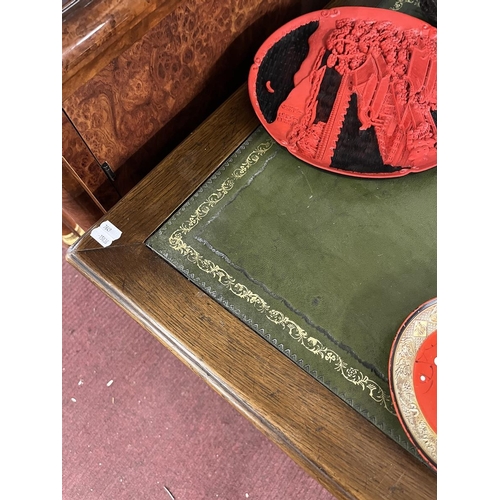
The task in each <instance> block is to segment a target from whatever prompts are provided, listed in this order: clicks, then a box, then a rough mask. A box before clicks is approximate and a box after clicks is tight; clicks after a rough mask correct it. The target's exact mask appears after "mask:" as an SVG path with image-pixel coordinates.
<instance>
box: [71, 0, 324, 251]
mask: <svg viewBox="0 0 500 500" xmlns="http://www.w3.org/2000/svg"><path fill="white" fill-rule="evenodd" d="M324 3H325V2H322V1H318V0H247V1H243V0H223V1H219V0H217V1H215V0H212V1H206V0H90V1H89V0H85V1H84V0H68V1H66V2H63V7H62V172H63V173H62V221H63V239H64V240H65V241H67V242H68V243H70V242H72V241H74V239H75V238H77V237H78V236H80V235H81V234H83V232H84V231H85V230H87V229H89V227H90V226H91V225H92V224H93V223H94V222H96V221H97V219H98V218H99V217H100V216H101V215H103V214H105V213H106V212H107V211H108V210H109V209H110V208H111V207H112V206H114V204H115V203H116V202H117V201H118V200H119V199H121V198H122V197H123V196H124V195H125V194H126V193H127V192H128V191H129V190H130V188H131V187H133V186H134V185H135V184H137V182H138V181H139V180H141V179H142V178H143V177H144V176H145V175H146V174H147V173H148V172H149V171H150V170H151V169H152V168H153V167H154V166H155V165H156V164H157V163H158V162H159V161H160V160H161V159H162V158H163V157H164V156H165V155H166V154H167V153H168V152H169V151H171V150H172V149H173V148H174V147H175V146H176V145H177V144H179V143H180V141H181V140H182V139H184V138H185V137H186V136H187V135H189V133H190V132H192V131H193V130H194V128H195V127H196V126H197V125H199V124H200V123H201V122H202V121H203V119H205V118H206V117H207V116H208V115H209V114H210V113H211V112H213V111H214V110H215V108H216V107H217V106H218V105H220V104H221V103H222V102H223V101H224V100H225V99H226V98H227V97H228V96H229V95H230V94H231V93H232V92H233V91H234V90H236V88H238V87H239V85H241V84H242V83H243V82H244V81H245V79H246V78H247V75H248V68H249V67H250V64H251V62H252V57H253V55H254V53H255V51H256V50H257V49H258V47H259V45H260V44H261V43H262V41H263V40H264V39H265V38H266V37H267V36H268V35H270V34H271V33H272V32H273V31H274V30H275V29H277V28H278V27H279V26H281V25H282V24H284V23H285V22H287V21H289V20H290V19H292V18H294V17H296V16H298V15H300V14H302V13H304V12H307V11H312V10H315V9H317V8H320V7H322V6H323V5H324Z"/></svg>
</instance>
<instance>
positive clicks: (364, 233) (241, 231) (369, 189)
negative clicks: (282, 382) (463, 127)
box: [146, 127, 437, 454]
mask: <svg viewBox="0 0 500 500" xmlns="http://www.w3.org/2000/svg"><path fill="white" fill-rule="evenodd" d="M436 174H437V172H436V169H433V170H429V171H426V172H422V173H419V174H412V175H409V176H406V177H402V178H395V179H361V178H350V177H347V176H342V175H339V174H335V173H332V172H326V171H323V170H321V169H318V168H315V167H313V166H310V165H308V164H306V163H304V162H302V161H301V160H298V159H297V158H295V157H293V156H292V155H290V154H289V153H288V152H287V151H286V150H285V149H284V148H282V147H281V146H279V145H278V144H277V143H275V142H274V141H273V140H272V138H271V137H270V136H269V135H268V134H267V132H265V130H264V129H263V128H262V127H259V128H258V129H257V130H256V131H255V132H254V133H253V134H252V135H251V136H250V137H249V139H248V140H247V141H245V143H244V144H242V146H241V147H240V148H239V149H238V150H237V151H236V152H235V153H234V154H233V155H232V156H231V157H230V158H229V159H228V161H227V162H225V163H224V164H223V165H222V166H221V167H220V168H219V169H218V170H217V171H216V172H215V174H214V175H213V176H212V177H211V178H210V179H208V180H207V182H206V183H205V184H204V185H203V186H202V187H201V188H200V189H199V190H198V191H197V192H196V193H195V194H194V195H193V196H192V197H191V198H190V199H189V200H188V201H187V202H186V203H185V204H184V205H183V206H182V207H181V208H180V209H179V210H178V211H177V212H176V213H175V214H174V215H173V216H172V217H170V218H169V219H167V220H166V221H165V223H164V224H163V225H162V226H161V227H160V228H159V229H158V230H157V231H156V232H155V233H154V234H152V235H151V236H150V238H148V240H147V241H146V244H147V245H148V246H149V247H150V248H151V249H152V250H154V251H155V252H157V253H158V254H159V255H161V256H162V257H164V258H165V259H166V260H167V261H168V262H169V263H171V264H172V265H173V266H174V267H175V268H177V269H178V270H179V271H181V272H182V273H184V274H185V275H186V276H187V277H188V278H189V279H190V280H192V281H193V282H194V283H196V284H197V285H198V286H199V287H200V288H202V289H203V290H204V291H206V292H207V293H209V294H210V295H211V296H212V297H213V298H214V299H215V300H217V301H218V302H219V303H220V304H221V305H222V306H223V307H225V308H227V309H229V310H230V311H232V312H233V313H234V314H235V315H236V316H238V317H239V318H240V319H241V320H242V321H243V322H245V323H246V324H247V325H249V326H250V327H251V328H252V329H253V330H254V331H255V332H256V333H258V334H259V335H261V336H262V337H264V338H265V339H266V340H268V341H269V342H271V343H273V344H274V345H275V346H276V347H277V348H279V349H280V350H281V351H282V352H283V353H284V354H285V355H286V356H288V357H289V358H290V359H291V360H292V361H293V362H295V363H297V364H298V365H299V366H301V367H302V368H303V369H304V370H306V371H307V372H309V373H310V374H311V375H312V376H314V377H315V378H316V379H317V380H318V381H319V382H321V383H323V384H324V385H326V386H327V387H328V388H329V389H330V390H332V391H333V392H334V393H335V394H337V395H338V396H339V397H341V398H342V399H343V400H344V401H345V402H346V403H347V404H350V405H351V406H353V407H354V408H355V409H356V410H357V411H358V412H360V413H361V414H362V415H364V416H365V417H366V418H367V419H369V420H370V421H371V422H372V423H374V424H375V425H377V426H378V427H379V428H380V429H381V430H382V431H384V432H385V433H386V434H387V435H389V436H390V437H392V438H393V439H394V440H395V441H397V442H399V443H400V444H401V445H402V446H404V447H405V448H406V449H408V450H409V451H411V452H412V453H414V454H415V453H416V452H415V450H414V448H413V447H412V446H411V444H410V443H409V441H408V440H407V438H406V436H405V434H404V432H403V430H402V428H401V425H400V424H399V422H398V420H397V417H396V414H395V411H394V408H393V405H392V402H391V399H390V393H389V386H388V368H387V365H388V361H389V353H390V348H391V344H392V341H393V339H394V336H395V335H396V332H397V330H398V328H399V326H400V325H401V322H402V321H403V320H404V319H405V318H406V317H407V315H408V313H409V312H410V311H412V310H413V309H414V308H415V307H416V306H418V305H419V304H421V303H423V302H425V301H426V300H428V299H429V298H430V297H433V296H435V295H436V260H437V257H436ZM269 376H272V374H269ZM298 411H300V409H298Z"/></svg>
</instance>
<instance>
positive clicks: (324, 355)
mask: <svg viewBox="0 0 500 500" xmlns="http://www.w3.org/2000/svg"><path fill="white" fill-rule="evenodd" d="M274 144H276V143H275V142H274V141H273V140H266V141H264V142H262V143H261V144H259V145H258V146H257V147H256V148H255V149H254V150H253V151H252V152H251V153H250V154H249V155H248V156H247V158H246V160H245V161H243V163H241V164H240V165H239V166H238V167H236V168H235V169H234V170H233V172H232V173H231V175H230V176H229V177H228V178H227V179H226V180H225V181H224V182H222V184H221V185H220V187H219V188H218V189H217V190H216V191H215V192H213V193H212V194H210V195H209V196H208V197H207V198H206V199H205V201H204V202H203V203H201V204H200V205H199V206H198V207H197V208H196V210H195V211H194V213H193V214H192V215H191V216H190V217H189V219H188V221H187V222H185V223H183V224H181V225H180V227H179V228H178V229H176V230H174V231H173V233H172V234H171V235H170V237H169V240H168V242H169V245H170V247H171V248H172V249H173V250H175V251H177V252H179V253H180V254H181V255H183V256H184V257H186V258H187V260H188V261H190V262H192V263H193V264H195V265H196V266H197V267H198V269H200V270H201V271H203V272H204V273H207V274H209V275H211V276H212V277H213V278H216V279H217V280H218V282H219V283H220V284H221V285H223V286H225V287H226V288H227V289H228V290H229V291H231V293H233V294H234V295H235V296H237V297H239V298H242V299H244V300H246V301H247V302H248V303H249V304H252V305H253V306H254V307H255V309H256V310H257V311H258V312H259V313H261V314H263V315H264V316H265V317H266V318H267V319H268V320H269V321H271V322H272V323H274V324H276V325H279V326H281V327H282V328H283V330H287V331H288V334H289V335H290V337H291V338H292V339H294V340H295V341H297V342H299V343H300V344H301V345H302V346H304V347H305V348H306V349H307V350H308V351H310V352H312V353H313V354H316V355H317V356H319V357H320V358H321V360H323V361H327V362H329V363H332V364H333V365H334V367H335V370H336V371H338V372H339V373H341V375H342V376H343V377H344V378H345V379H346V380H347V381H349V382H351V383H352V384H354V385H356V386H358V387H361V388H362V390H368V392H369V396H370V397H371V398H372V399H373V400H374V401H375V402H377V403H379V404H380V405H381V406H383V407H384V408H385V409H386V410H387V411H388V412H389V413H391V414H392V415H396V412H395V410H394V407H393V404H392V399H391V397H390V395H389V394H387V393H386V392H385V391H384V390H383V389H382V387H380V385H378V384H377V383H376V382H375V381H373V380H372V379H370V378H368V376H366V375H364V374H363V373H362V372H361V371H360V370H358V369H357V368H353V367H349V366H348V365H347V363H346V362H345V361H343V360H342V358H341V357H340V356H339V355H338V354H337V353H336V352H335V351H333V350H332V349H330V348H328V347H326V346H325V345H323V343H322V342H321V341H320V340H318V339H316V338H314V337H311V336H309V334H308V333H307V332H306V331H305V330H304V329H303V328H301V327H300V326H299V325H297V323H295V322H294V321H292V320H291V319H290V318H288V317H287V316H285V315H284V314H283V313H282V312H280V311H277V310H275V309H271V307H270V306H269V304H267V303H266V302H265V300H264V299H262V297H260V296H259V295H258V294H256V293H254V292H252V291H251V290H250V289H249V288H248V287H246V286H245V285H243V284H241V283H238V282H236V280H235V279H234V278H233V277H232V276H231V275H230V274H229V273H228V272H227V271H225V270H224V269H223V268H221V267H220V266H218V265H216V264H214V263H213V262H212V261H211V260H209V259H206V258H205V257H203V256H202V255H201V254H200V253H199V252H197V251H196V250H195V249H194V248H192V247H191V246H189V245H187V244H186V243H185V242H184V240H183V238H184V236H185V235H186V234H188V233H189V232H190V231H191V230H192V229H193V228H194V227H195V226H197V225H198V223H199V222H200V221H201V220H202V219H203V218H204V217H206V216H207V215H208V214H209V213H210V211H211V209H212V208H213V207H214V206H215V205H217V203H219V202H220V201H221V200H222V199H223V198H224V197H225V196H226V194H228V193H229V191H231V189H232V188H233V187H234V185H235V181H236V180H237V179H239V178H241V177H243V176H244V175H245V174H246V173H247V172H248V170H249V169H250V168H251V167H252V166H253V165H255V164H256V163H257V162H258V161H259V159H260V158H261V157H262V156H263V155H264V154H265V153H266V152H267V151H268V150H269V149H270V148H271V147H272V146H273V145H274Z"/></svg>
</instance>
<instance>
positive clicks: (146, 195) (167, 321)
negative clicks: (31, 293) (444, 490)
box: [67, 86, 437, 500]
mask: <svg viewBox="0 0 500 500" xmlns="http://www.w3.org/2000/svg"><path fill="white" fill-rule="evenodd" d="M257 125H258V122H257V119H256V117H255V115H254V113H253V110H252V109H251V106H250V103H249V99H248V95H247V89H246V86H243V87H241V88H240V89H239V91H238V92H237V93H236V94H235V95H233V96H232V97H231V98H230V99H229V100H228V101H227V102H226V103H225V104H224V105H223V106H222V107H221V108H220V109H219V110H218V111H217V112H216V113H215V114H213V115H212V116H211V117H210V118H209V119H208V120H206V121H205V122H204V123H203V124H202V125H201V127H199V128H198V129H197V130H196V131H195V133H193V134H192V135H190V136H189V137H188V138H187V139H186V140H185V141H184V142H183V143H182V144H181V145H180V146H179V147H178V148H176V149H175V150H174V151H173V152H172V154H170V155H169V156H168V157H167V158H165V160H164V161H162V162H161V163H160V164H159V165H158V166H157V167H156V168H155V169H154V170H153V171H152V172H151V173H150V174H149V175H148V176H147V177H146V178H145V179H144V180H143V181H141V182H140V183H139V184H138V185H137V186H135V187H134V188H133V189H132V190H131V191H130V192H129V193H128V194H127V195H126V196H125V197H124V198H123V199H122V200H121V201H120V202H118V204H117V205H116V206H115V207H113V209H111V211H110V212H109V213H108V214H106V217H105V218H106V219H107V220H109V221H111V222H112V223H113V224H115V225H116V226H117V227H118V228H119V229H120V230H121V231H122V232H123V234H122V236H121V238H120V239H119V240H117V241H115V242H114V243H113V244H112V245H111V246H109V247H107V248H103V247H101V246H100V244H99V243H97V242H96V241H95V240H93V238H91V237H90V236H89V234H86V235H85V236H84V237H83V238H81V239H80V240H79V241H78V242H77V243H76V244H75V245H74V246H73V247H71V248H70V249H69V251H68V254H67V259H68V261H69V262H70V263H71V264H72V265H73V266H75V268H77V269H78V270H79V271H80V272H82V273H83V274H84V275H85V276H87V277H88V278H89V279H90V280H91V281H92V282H94V283H95V284H96V286H98V287H99V288H100V289H101V290H103V292H105V293H106V294H108V295H109V296H110V297H111V298H112V299H113V300H114V301H115V302H116V303H117V304H118V305H120V306H121V307H122V308H123V309H124V310H125V311H127V312H128V313H129V314H130V315H131V316H132V317H133V318H134V319H136V320H137V321H138V322H139V324H141V325H142V326H144V328H145V329H146V330H148V331H149V332H151V333H152V334H153V335H154V336H155V337H156V338H157V339H158V340H159V341H160V342H161V343H162V344H164V345H165V346H167V347H168V348H169V349H171V350H172V351H173V352H174V353H175V354H176V355H177V356H178V357H179V358H180V359H182V360H183V361H184V362H185V363H186V364H187V365H188V366H190V367H191V368H192V369H193V370H194V371H195V372H196V373H197V374H199V375H200V376H201V377H202V378H203V379H204V380H206V382H207V383H208V384H210V385H211V386H212V387H213V388H214V389H215V390H217V391H218V392H219V393H220V394H221V395H222V396H224V397H225V398H226V399H227V400H228V401H229V402H231V403H232V404H233V405H234V406H235V407H236V408H238V409H239V410H240V411H241V412H242V413H243V414H244V415H245V416H246V417H247V418H249V419H250V420H251V421H252V422H253V423H254V424H255V425H256V426H257V427H258V428H259V429H260V430H261V431H262V432H264V433H265V434H266V435H267V436H269V437H270V438H271V439H272V440H273V441H275V442H276V443H277V444H278V445H279V446H280V447H281V448H282V449H283V450H285V451H286V452H287V453H288V454H289V455H290V456H291V457H292V458H293V459H294V460H296V461H297V463H299V464H300V465H301V466H302V467H303V468H304V469H305V470H307V471H308V472H309V473H311V474H312V475H313V476H314V477H315V478H316V479H317V480H318V481H319V482H320V483H321V484H323V485H324V486H325V487H326V488H327V489H328V490H329V491H331V492H332V493H333V494H334V495H335V496H336V497H337V498H340V499H360V500H361V499H363V500H377V499H398V500H400V499H401V500H404V499H408V500H415V499H433V498H436V486H437V476H436V474H435V473H434V472H433V471H431V470H430V469H429V468H428V467H427V466H426V465H424V464H423V463H422V462H420V461H419V460H417V459H416V458H415V457H413V456H412V455H411V454H409V453H408V452H406V451H405V450H404V449H403V448H402V447H401V446H399V445H398V444H397V443H395V442H394V441H393V440H391V439H390V438H388V437H387V436H386V435H385V434H384V433H382V432H381V431H380V430H379V429H377V428H376V427H375V426H374V425H373V424H371V423H370V422H369V421H368V420H366V419H365V418H364V417H362V416H361V415H360V414H359V413H358V412H356V411H355V410H353V409H352V408H350V407H349V406H348V405H346V404H345V403H344V402H343V401H342V400H340V398H338V397H337V396H335V395H334V394H333V393H332V392H331V391H329V390H328V389H327V388H326V387H324V386H323V385H322V384H320V383H319V382H317V381H316V380H315V379H314V378H313V377H311V376H310V375H309V374H307V373H306V372H305V371H304V370H302V369H301V368H300V367H298V366H297V365H295V364H294V363H293V362H292V361H290V360H289V359H288V358H286V356H284V355H283V354H282V353H281V352H279V351H278V349H276V348H275V347H274V346H272V345H271V344H269V343H268V342H266V341H265V340H264V339H262V338H260V337H259V336H258V335H257V334H256V333H255V332H253V331H252V330H251V329H250V328H248V327H247V326H246V325H245V324H243V323H242V322H241V321H240V320H238V319H237V318H236V317H235V316H233V315H232V314H231V313H230V312H229V311H227V310H226V309H224V308H223V307H221V306H220V305H219V304H218V303H217V302H215V301H214V300H213V299H212V298H211V297H209V296H208V295H206V294H205V293H203V292H202V291H201V290H200V289H198V288H197V287H196V286H195V285H194V284H192V283H191V282H189V281H188V280H187V279H186V278H185V277H184V276H183V275H181V274H180V273H179V272H177V271H176V270H175V269H173V268H172V267H171V266H170V265H169V264H168V263H166V262H165V261H164V260H163V259H161V258H160V257H159V256H158V255H156V254H155V253H154V252H152V251H151V250H150V249H149V248H148V247H146V246H145V245H144V241H145V240H146V239H147V238H148V237H149V235H150V234H151V233H152V232H153V231H154V230H155V229H156V228H157V227H158V226H159V225H161V224H162V223H163V222H164V220H165V219H166V218H167V217H168V216H169V215H170V214H171V213H172V212H173V211H174V210H175V209H176V208H177V207H178V206H179V205H180V204H182V202H183V201H185V200H186V199H187V198H188V197H189V196H190V195H191V194H192V193H193V192H194V191H195V190H196V189H197V187H199V186H200V185H201V184H202V183H203V182H204V181H205V180H206V178H207V177H208V176H209V175H210V174H211V173H212V172H213V171H214V170H215V169H216V168H217V167H218V166H219V165H220V164H221V163H222V162H223V161H224V159H225V158H227V156H229V155H230V154H231V153H232V152H233V151H234V149H236V147H237V146H238V145H239V144H241V142H242V141H243V140H244V139H245V138H246V137H247V136H248V135H249V133H250V132H252V131H253V130H254V129H255V127H256V126H257Z"/></svg>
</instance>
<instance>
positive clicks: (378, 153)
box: [248, 7, 437, 178]
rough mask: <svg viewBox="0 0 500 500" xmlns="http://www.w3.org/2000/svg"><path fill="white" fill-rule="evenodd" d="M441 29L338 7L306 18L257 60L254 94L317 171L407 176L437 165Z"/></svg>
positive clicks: (280, 134)
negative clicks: (439, 39) (438, 75)
mask: <svg viewBox="0 0 500 500" xmlns="http://www.w3.org/2000/svg"><path fill="white" fill-rule="evenodd" d="M436 56H437V30H436V28H434V27H433V26H431V25H429V24H427V23H425V22H423V21H421V20H419V19H417V18H415V17H412V16H409V15H407V14H402V13H399V12H396V11H392V10H388V9H378V8H370V7H339V8H336V9H330V10H323V11H317V12H313V13H310V14H306V15H304V16H301V17H299V18H297V19H295V20H293V21H291V22H289V23H287V24H285V25H284V26H282V27H281V28H280V29H279V30H278V31H276V32H275V33H274V34H273V35H271V36H270V37H269V38H268V39H267V40H266V41H265V42H264V44H263V45H262V46H261V48H260V49H259V50H258V52H257V53H256V55H255V58H254V64H253V65H252V67H251V69H250V73H249V77H248V87H249V94H250V100H251V102H252V105H253V107H254V110H255V112H256V114H257V116H258V118H259V120H260V121H261V123H262V124H263V126H264V127H265V128H266V130H267V131H268V132H269V134H270V135H271V136H272V137H273V138H274V139H275V140H276V141H277V142H278V143H279V144H281V145H282V146H284V147H285V148H287V149H288V151H290V153H292V154H293V155H295V156H296V157H298V158H300V159H301V160H303V161H305V162H307V163H310V164H312V165H314V166H316V167H319V168H322V169H325V170H329V171H332V172H337V173H341V174H345V175H350V176H355V177H377V178H381V177H399V176H403V175H406V174H409V173H412V172H422V171H424V170H428V169H430V168H433V167H435V166H436V164H437V95H436V87H437V77H436V75H437V59H436Z"/></svg>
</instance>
